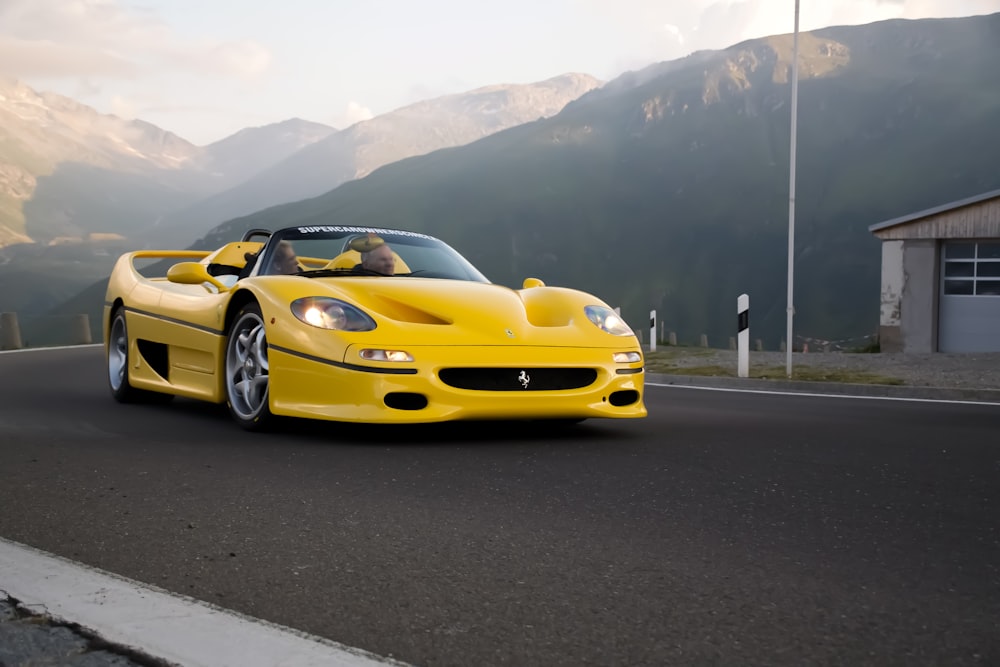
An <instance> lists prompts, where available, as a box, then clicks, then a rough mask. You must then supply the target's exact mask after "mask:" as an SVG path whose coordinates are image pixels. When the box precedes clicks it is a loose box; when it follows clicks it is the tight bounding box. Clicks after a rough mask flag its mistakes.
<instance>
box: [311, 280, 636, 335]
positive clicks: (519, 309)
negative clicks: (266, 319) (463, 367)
mask: <svg viewBox="0 0 1000 667" xmlns="http://www.w3.org/2000/svg"><path fill="white" fill-rule="evenodd" d="M293 280H294V278H293ZM301 280H302V279H301V278H299V279H298V281H301ZM309 280H310V283H309V284H308V286H303V285H302V284H301V282H299V284H297V285H296V289H295V292H297V293H298V294H299V295H300V296H330V297H334V298H337V299H342V300H344V301H347V302H348V303H352V304H354V305H356V306H358V307H359V308H361V309H362V310H364V311H365V312H367V313H368V314H369V315H371V316H372V317H373V318H374V319H375V321H376V322H377V324H378V328H377V332H378V333H379V334H380V335H379V338H382V337H391V338H396V335H398V336H400V337H404V338H405V337H407V336H411V335H413V334H415V333H416V332H417V330H419V331H420V332H421V334H423V335H421V336H420V337H419V338H420V342H426V344H435V345H441V344H446V345H500V344H503V345H510V344H512V343H513V344H523V345H562V346H577V345H579V346H602V347H603V346H608V347H621V346H626V347H628V346H630V345H632V344H634V342H635V341H634V339H633V338H629V337H625V338H623V337H620V336H612V335H611V334H608V333H606V332H604V331H602V330H600V329H598V328H597V327H596V326H594V324H593V323H592V322H590V321H589V320H588V319H587V316H586V315H585V313H584V307H585V306H588V305H607V304H605V303H604V302H602V301H601V300H600V299H598V298H596V297H594V296H592V295H590V294H587V293H585V292H581V291H578V290H572V289H566V288H560V287H546V286H541V287H532V288H528V289H521V290H513V289H510V288H508V287H504V286H502V285H495V284H491V283H478V282H470V281H461V280H440V279H430V278H411V277H405V278H404V277H399V278H348V277H345V278H320V279H309ZM306 292H308V294H306ZM424 336H426V338H424Z"/></svg>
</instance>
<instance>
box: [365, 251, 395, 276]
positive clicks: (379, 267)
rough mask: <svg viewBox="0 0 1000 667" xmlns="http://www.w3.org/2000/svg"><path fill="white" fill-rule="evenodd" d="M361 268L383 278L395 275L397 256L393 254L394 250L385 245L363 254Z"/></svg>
mask: <svg viewBox="0 0 1000 667" xmlns="http://www.w3.org/2000/svg"><path fill="white" fill-rule="evenodd" d="M361 268H362V269H364V270H365V271H371V272H373V273H379V274H381V275H383V276H391V275H394V274H395V273H396V256H395V255H393V254H392V248H390V247H389V246H388V245H387V244H385V243H383V244H381V245H379V246H377V247H375V248H373V249H371V250H367V251H365V252H362V253H361Z"/></svg>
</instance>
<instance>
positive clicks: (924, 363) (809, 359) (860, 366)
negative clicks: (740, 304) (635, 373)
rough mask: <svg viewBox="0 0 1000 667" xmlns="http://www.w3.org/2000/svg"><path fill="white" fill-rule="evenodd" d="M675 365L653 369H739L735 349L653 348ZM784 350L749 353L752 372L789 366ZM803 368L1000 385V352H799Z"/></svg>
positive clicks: (936, 383)
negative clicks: (709, 367) (714, 367)
mask: <svg viewBox="0 0 1000 667" xmlns="http://www.w3.org/2000/svg"><path fill="white" fill-rule="evenodd" d="M654 355H655V358H656V359H658V360H659V359H662V361H663V363H665V364H669V366H670V367H672V370H663V371H657V370H653V371H652V372H663V373H673V374H677V375H683V374H684V368H691V367H696V366H720V367H722V368H732V369H733V375H735V374H736V368H737V353H736V351H735V350H716V349H708V348H697V347H691V348H686V347H666V348H663V347H660V348H658V349H657V352H656V353H654ZM786 362H787V356H786V354H785V353H784V352H756V351H751V352H750V370H751V374H752V373H753V372H754V370H755V369H758V370H759V369H761V368H773V367H778V368H780V369H781V370H782V371H784V369H785V367H786ZM798 368H830V369H838V370H842V371H863V372H866V373H872V374H876V375H880V376H884V377H887V378H895V379H897V380H900V381H901V382H902V384H903V385H906V386H914V387H947V388H961V389H1000V352H987V353H965V354H948V353H943V352H938V353H933V354H901V353H900V354H887V353H874V354H862V353H852V352H806V353H802V352H795V353H793V354H792V370H793V372H794V371H795V369H798Z"/></svg>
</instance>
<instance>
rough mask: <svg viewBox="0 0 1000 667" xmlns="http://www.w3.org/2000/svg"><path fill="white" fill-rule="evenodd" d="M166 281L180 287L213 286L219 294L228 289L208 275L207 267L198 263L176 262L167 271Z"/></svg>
mask: <svg viewBox="0 0 1000 667" xmlns="http://www.w3.org/2000/svg"><path fill="white" fill-rule="evenodd" d="M167 280H169V281H170V282H172V283H181V284H182V285H203V284H205V283H208V284H210V285H213V286H214V287H215V289H217V290H218V291H220V292H226V291H228V290H229V288H228V287H227V286H226V285H225V283H223V282H222V281H220V280H219V279H218V278H216V277H215V276H213V275H211V274H209V272H208V267H206V266H205V265H204V264H199V263H198V262H178V263H177V264H174V265H173V266H171V267H170V268H169V269H167Z"/></svg>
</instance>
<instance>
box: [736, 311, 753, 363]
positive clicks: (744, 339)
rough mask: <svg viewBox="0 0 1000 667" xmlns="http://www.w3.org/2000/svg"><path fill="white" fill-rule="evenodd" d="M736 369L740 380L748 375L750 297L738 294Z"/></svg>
mask: <svg viewBox="0 0 1000 667" xmlns="http://www.w3.org/2000/svg"><path fill="white" fill-rule="evenodd" d="M736 330H737V334H736V337H737V341H736V348H737V350H738V352H737V368H738V375H739V376H740V377H741V378H745V377H749V375H750V296H749V295H747V294H740V295H739V297H737V299H736Z"/></svg>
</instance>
